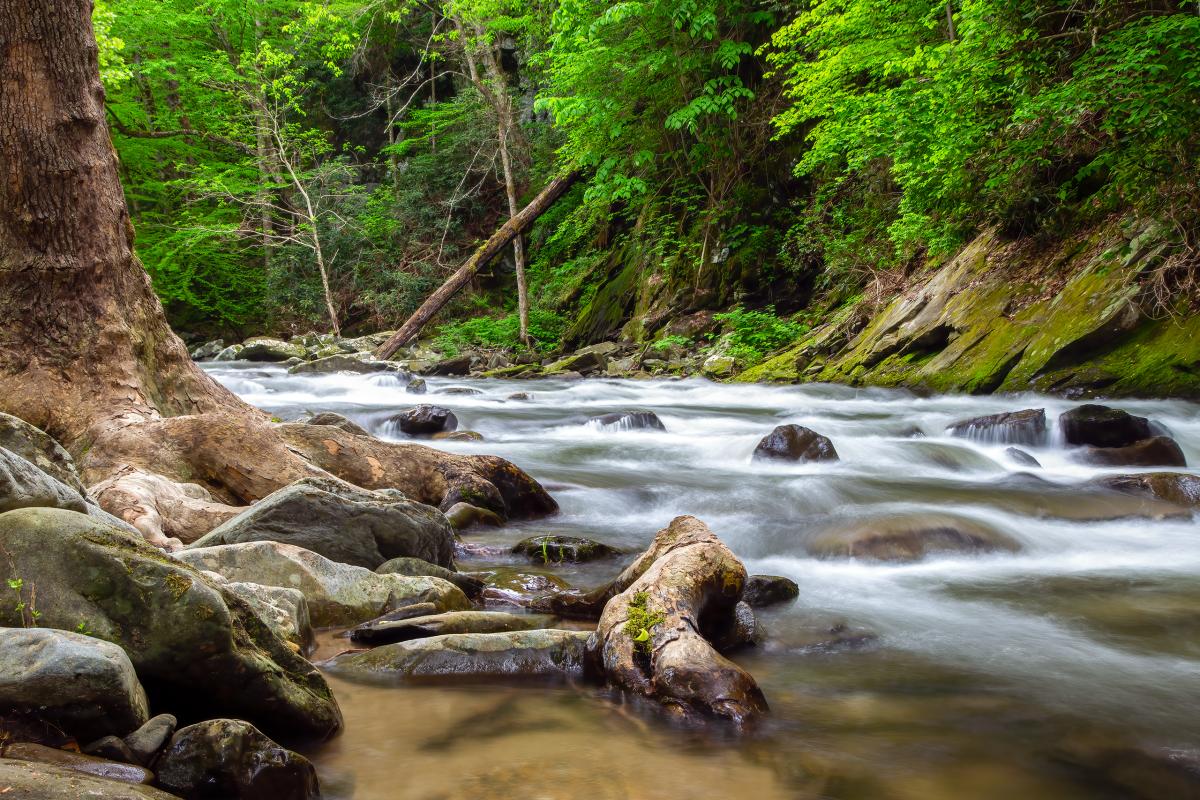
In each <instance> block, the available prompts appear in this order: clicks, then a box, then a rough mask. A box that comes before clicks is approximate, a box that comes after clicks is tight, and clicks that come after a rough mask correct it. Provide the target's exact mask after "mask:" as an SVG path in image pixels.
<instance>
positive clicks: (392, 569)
mask: <svg viewBox="0 0 1200 800" xmlns="http://www.w3.org/2000/svg"><path fill="white" fill-rule="evenodd" d="M375 572H377V573H378V574H380V575H409V576H412V577H418V576H421V575H427V576H429V577H432V578H441V579H442V580H444V581H449V582H450V583H453V584H454V585H455V586H457V587H458V588H459V589H462V591H463V594H465V595H466V596H467V597H470V598H476V597H479V595H480V594H482V592H483V585H484V584H483V581H481V580H479V579H478V578H472V577H471V576H470V575H464V574H462V573H461V572H455V571H454V570H450V569H446V568H445V567H439V566H438V565H437V564H430V563H429V562H428V561H422V560H421V559H419V558H393V559H390V560H388V561H385V562H383V563H382V564H380V565H379V566H378V567H376V568H375Z"/></svg>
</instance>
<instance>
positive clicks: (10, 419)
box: [0, 413, 84, 494]
mask: <svg viewBox="0 0 1200 800" xmlns="http://www.w3.org/2000/svg"><path fill="white" fill-rule="evenodd" d="M0 447H2V448H4V449H5V450H8V451H9V452H11V453H15V454H16V455H18V456H20V457H21V458H23V459H25V460H26V461H28V462H30V463H31V464H33V465H34V466H35V467H37V468H38V469H40V470H41V471H42V472H44V473H46V474H47V475H49V476H50V477H52V478H55V479H56V480H59V481H61V482H62V483H64V484H66V485H67V486H69V487H71V488H72V489H74V490H75V491H77V492H79V493H80V494H84V487H83V483H82V482H81V481H80V480H79V473H78V471H77V470H76V468H75V461H74V460H73V459H72V458H71V454H70V453H68V452H67V451H66V450H65V449H64V448H63V446H62V445H60V444H59V443H58V442H56V441H55V440H54V439H53V437H51V436H50V434H48V433H46V432H45V431H43V430H41V429H40V428H36V427H34V426H33V425H30V424H29V423H28V422H26V421H25V420H23V419H21V418H20V417H14V416H12V415H11V414H4V413H0Z"/></svg>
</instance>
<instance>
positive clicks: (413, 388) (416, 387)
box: [404, 378, 429, 394]
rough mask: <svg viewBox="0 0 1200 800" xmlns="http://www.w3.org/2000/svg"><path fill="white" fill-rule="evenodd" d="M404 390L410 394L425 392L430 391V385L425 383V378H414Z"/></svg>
mask: <svg viewBox="0 0 1200 800" xmlns="http://www.w3.org/2000/svg"><path fill="white" fill-rule="evenodd" d="M404 391H406V392H408V393H409V394H425V392H427V391H429V387H428V386H426V385H425V379H424V378H413V379H412V380H411V381H409V382H408V383H407V384H406V385H405V386H404Z"/></svg>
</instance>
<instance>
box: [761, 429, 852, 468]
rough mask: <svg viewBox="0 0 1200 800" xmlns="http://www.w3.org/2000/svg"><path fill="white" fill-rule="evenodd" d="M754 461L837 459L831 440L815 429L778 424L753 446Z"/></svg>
mask: <svg viewBox="0 0 1200 800" xmlns="http://www.w3.org/2000/svg"><path fill="white" fill-rule="evenodd" d="M752 458H753V459H754V460H755V461H759V460H764V459H774V460H779V461H801V462H810V461H837V460H838V454H837V450H835V449H834V448H833V442H831V441H829V439H828V438H826V437H825V436H822V435H821V434H819V433H817V432H816V431H813V430H810V429H808V428H805V427H802V426H800V425H780V426H779V427H777V428H776V429H775V430H773V431H771V432H770V433H769V434H767V435H766V436H765V437H763V440H762V441H761V442H759V443H758V446H757V447H755V448H754V455H753V456H752Z"/></svg>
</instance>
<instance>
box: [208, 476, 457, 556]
mask: <svg viewBox="0 0 1200 800" xmlns="http://www.w3.org/2000/svg"><path fill="white" fill-rule="evenodd" d="M246 542H282V543H285V544H292V545H296V546H297V547H303V548H304V549H306V550H311V551H312V552H314V553H319V554H321V555H323V556H325V557H326V558H328V559H331V560H333V561H338V562H340V563H343V564H353V565H355V566H359V567H364V568H366V569H374V568H375V567H378V566H379V565H380V564H382V563H383V562H385V561H387V560H388V559H389V558H399V557H402V556H407V557H411V558H420V559H422V560H424V561H428V562H430V563H432V564H439V565H441V566H450V565H452V564H453V563H454V531H453V530H452V529H451V528H450V523H448V522H447V521H446V518H445V516H443V515H442V512H440V511H438V510H437V509H436V508H433V507H432V506H427V505H423V504H421V503H415V502H413V501H411V500H406V499H403V497H402V496H397V493H395V492H388V491H370V490H367V489H360V488H358V487H357V486H354V485H353V484H350V483H347V482H345V481H342V480H338V479H336V478H301V479H300V480H298V481H296V482H295V483H292V484H290V485H288V486H285V487H283V488H282V489H280V490H278V491H276V492H273V493H272V494H270V495H268V496H267V497H265V498H264V499H262V500H260V501H259V502H257V503H255V504H254V505H252V506H251V507H250V508H248V509H246V510H245V511H243V512H242V513H241V514H239V515H237V516H236V517H234V518H233V519H230V520H228V521H226V522H224V523H223V524H221V525H219V526H218V527H216V528H214V529H213V530H212V531H210V532H209V533H207V534H205V535H204V536H202V537H200V538H199V539H198V540H196V541H195V542H194V543H193V544H192V545H190V547H193V548H202V547H215V546H217V545H224V544H243V543H246Z"/></svg>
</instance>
